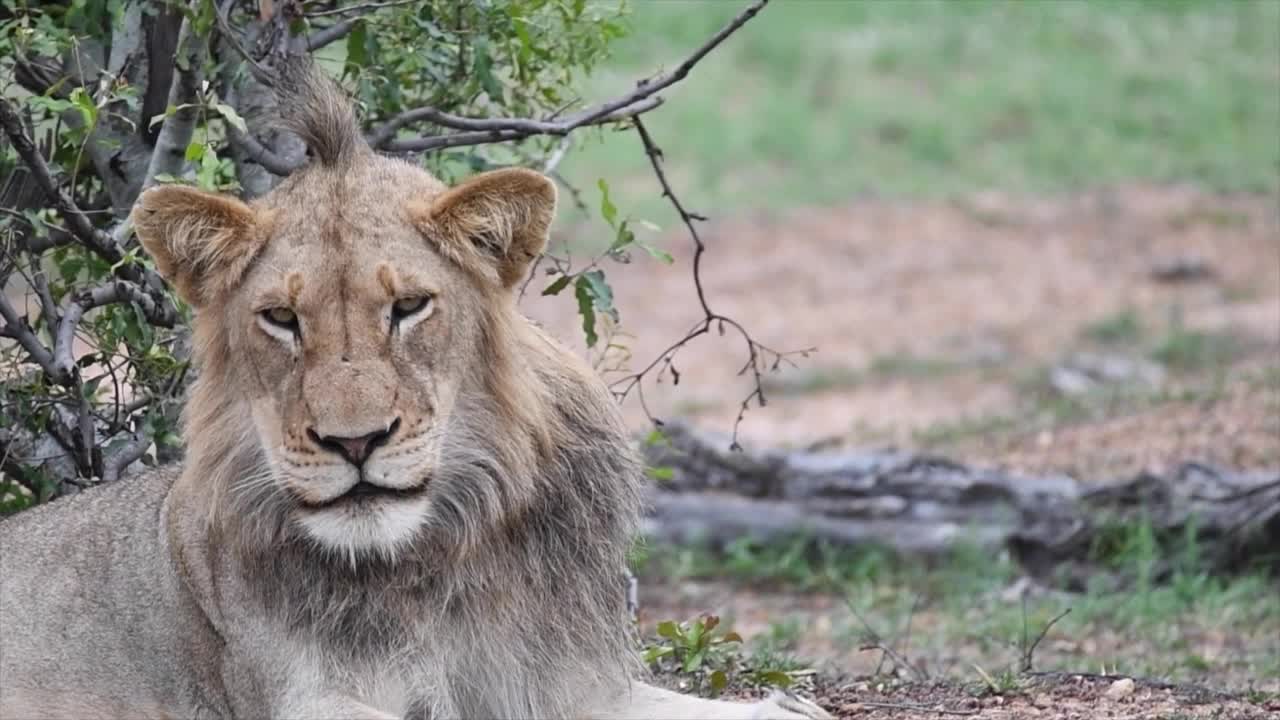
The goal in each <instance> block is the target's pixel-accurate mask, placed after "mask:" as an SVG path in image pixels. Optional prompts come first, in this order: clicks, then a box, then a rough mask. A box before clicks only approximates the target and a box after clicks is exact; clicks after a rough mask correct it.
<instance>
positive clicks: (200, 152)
mask: <svg viewBox="0 0 1280 720" xmlns="http://www.w3.org/2000/svg"><path fill="white" fill-rule="evenodd" d="M185 157H186V158H187V162H200V159H201V158H203V157H204V143H202V142H200V141H198V140H192V141H191V143H190V144H189V145H187V152H186V154H185Z"/></svg>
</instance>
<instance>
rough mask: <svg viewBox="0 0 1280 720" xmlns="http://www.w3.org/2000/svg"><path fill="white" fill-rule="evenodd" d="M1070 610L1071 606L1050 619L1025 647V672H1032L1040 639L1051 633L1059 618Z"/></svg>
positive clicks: (1023, 660) (1023, 657)
mask: <svg viewBox="0 0 1280 720" xmlns="http://www.w3.org/2000/svg"><path fill="white" fill-rule="evenodd" d="M1070 612H1071V608H1067V609H1066V610H1063V611H1062V612H1060V613H1058V614H1057V615H1056V616H1055V617H1054V618H1053V619H1052V620H1050V621H1049V622H1048V623H1047V624H1046V625H1045V626H1044V627H1043V628H1041V629H1040V634H1039V635H1037V636H1036V639H1035V640H1034V641H1033V642H1032V643H1031V645H1030V646H1029V647H1025V648H1024V649H1023V651H1022V672H1024V673H1027V672H1031V666H1032V660H1033V658H1034V657H1035V654H1036V648H1037V647H1038V646H1039V645H1040V641H1041V640H1044V636H1045V635H1048V634H1049V630H1051V629H1052V628H1053V626H1054V625H1056V624H1057V622H1058V621H1059V620H1061V619H1062V618H1064V617H1066V616H1067V615H1068V614H1069V613H1070Z"/></svg>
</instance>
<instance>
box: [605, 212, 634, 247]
mask: <svg viewBox="0 0 1280 720" xmlns="http://www.w3.org/2000/svg"><path fill="white" fill-rule="evenodd" d="M635 241H636V234H635V233H634V232H632V231H631V228H629V227H627V221H626V220H623V221H622V224H621V225H619V226H618V234H617V236H616V237H615V238H614V239H613V244H612V245H610V246H609V252H611V253H616V252H621V251H622V250H625V249H626V248H627V246H628V245H631V244H633V243H635Z"/></svg>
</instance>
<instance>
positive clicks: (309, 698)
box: [0, 70, 824, 720]
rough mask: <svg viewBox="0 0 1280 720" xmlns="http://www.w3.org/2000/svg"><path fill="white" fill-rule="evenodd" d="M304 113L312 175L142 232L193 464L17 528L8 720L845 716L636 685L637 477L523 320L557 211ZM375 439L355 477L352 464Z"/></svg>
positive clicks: (5, 534) (175, 206) (317, 91)
mask: <svg viewBox="0 0 1280 720" xmlns="http://www.w3.org/2000/svg"><path fill="white" fill-rule="evenodd" d="M283 84H284V85H285V87H286V89H287V91H288V92H290V93H292V97H293V99H294V100H295V106H296V107H297V108H302V111H300V112H302V115H298V116H295V117H294V118H292V120H291V122H294V123H296V124H297V126H298V129H299V131H300V132H301V134H302V135H303V136H304V137H306V138H307V139H308V140H309V141H310V142H311V144H312V149H313V153H314V154H315V156H316V162H315V163H314V164H313V165H312V166H310V167H308V168H307V169H305V170H303V171H302V172H299V173H297V174H296V175H294V176H293V177H291V178H289V179H288V180H287V181H285V182H284V183H283V184H282V185H281V186H280V187H279V188H277V189H276V190H275V191H273V192H272V193H270V194H269V195H267V196H266V197H264V198H262V199H260V200H258V201H255V202H254V203H252V204H249V205H246V204H244V203H241V202H239V201H237V200H234V199H230V198H224V197H218V196H214V195H209V194H206V193H201V192H199V191H196V190H192V189H189V188H180V187H172V186H170V187H160V188H156V189H153V190H150V191H148V192H147V193H146V194H144V195H143V196H142V197H141V198H140V199H139V202H138V205H137V207H136V208H135V210H134V214H133V221H134V224H135V227H136V228H137V232H138V236H139V238H140V240H141V241H142V243H143V245H144V246H145V247H146V249H147V250H148V252H150V253H151V254H152V256H153V257H154V258H155V260H156V264H157V267H158V268H159V269H160V271H161V272H162V273H163V274H164V275H165V276H166V277H167V278H168V279H169V280H170V281H171V282H173V283H174V286H175V288H176V289H177V291H178V292H179V293H181V294H182V295H183V297H184V298H186V299H187V300H188V301H189V302H190V303H192V305H193V306H194V307H195V308H196V311H197V312H196V319H195V323H194V328H193V331H194V339H195V350H194V356H195V362H196V363H197V365H198V366H199V370H200V372H199V380H198V381H197V383H196V384H195V386H194V387H193V388H192V391H191V394H190V398H189V400H188V405H187V408H186V417H185V423H186V426H185V438H186V442H187V455H186V461H185V463H184V465H183V467H182V468H181V472H180V474H179V473H176V472H174V471H172V470H160V471H155V472H150V473H147V474H144V475H142V476H140V477H137V478H133V479H129V480H125V481H121V482H119V483H116V484H113V485H110V486H107V487H103V488H100V489H95V490H91V491H86V492H84V493H81V494H80V495H78V496H74V497H71V498H68V499H62V500H57V501H55V502H53V503H50V504H49V505H47V506H44V507H40V508H36V509H34V510H31V511H28V512H25V513H22V514H20V515H18V516H17V517H15V518H13V519H11V520H6V521H4V522H3V523H0V631H2V632H3V633H4V635H3V639H4V642H3V644H0V718H3V719H4V720H9V718H16V717H18V716H19V715H23V714H28V713H32V712H38V714H40V715H41V716H45V715H47V716H50V717H56V716H64V715H68V714H75V712H76V709H77V708H98V709H97V710H95V711H93V712H96V713H97V716H99V717H122V718H123V717H125V716H129V715H133V714H137V715H138V716H141V717H166V716H169V715H172V716H176V717H200V718H210V717H212V718H259V717H272V718H317V719H318V718H365V717H375V718H415V719H418V720H425V719H426V718H431V719H432V720H444V719H446V718H462V717H466V718H471V717H485V718H492V717H501V718H514V717H528V718H585V717H610V718H619V719H620V718H647V717H682V718H695V717H698V718H723V719H726V720H727V719H728V718H766V717H767V718H800V717H823V716H824V715H823V713H822V712H821V711H820V710H817V709H816V708H811V707H808V706H804V705H803V704H799V705H798V704H796V703H795V702H793V701H792V700H791V699H789V698H786V697H783V696H779V697H774V698H770V699H768V700H766V701H762V702H759V703H755V704H734V703H724V702H712V701H707V700H701V699H696V698H688V697H684V696H680V695H677V694H674V693H669V692H666V691H662V690H658V689H656V688H652V687H650V686H648V685H645V684H643V683H641V682H639V681H638V680H637V678H636V671H637V665H638V662H637V658H636V654H635V648H634V647H633V646H632V645H631V640H630V637H629V634H628V632H627V631H626V627H627V626H626V622H627V621H626V617H625V608H624V592H623V586H622V582H621V574H620V571H621V568H622V565H623V563H624V561H625V553H626V550H627V548H628V547H629V545H630V543H631V541H632V537H633V534H634V532H635V528H636V525H637V522H638V519H639V513H640V502H641V497H642V483H643V472H642V466H641V463H640V461H639V459H638V457H637V456H636V453H635V451H634V449H633V448H632V446H631V444H630V442H629V441H628V436H627V432H626V429H625V428H624V426H623V423H622V421H621V419H620V417H619V414H618V412H617V409H616V407H615V406H614V404H613V402H612V399H611V397H610V395H609V393H608V391H607V389H606V388H605V387H604V386H603V385H602V384H601V383H600V382H599V380H598V379H597V378H595V377H594V375H593V374H592V372H591V371H590V369H589V368H588V367H586V366H585V365H584V364H583V363H582V362H581V361H580V360H578V359H577V358H576V357H575V356H574V355H573V354H571V353H570V352H568V351H567V350H565V349H564V348H563V347H561V346H560V345H558V344H557V343H555V342H554V341H553V340H551V339H550V338H549V337H547V336H546V335H544V334H543V333H542V332H541V331H539V330H538V329H537V328H536V327H535V326H533V325H532V324H531V323H529V322H528V321H527V320H525V319H524V318H523V317H522V316H521V315H520V314H519V313H518V312H517V310H516V306H515V299H514V293H513V287H514V286H515V285H516V284H517V282H518V281H519V279H520V277H521V276H522V275H523V274H524V273H525V272H526V271H527V268H528V265H529V263H530V262H531V260H532V259H533V258H534V257H536V256H537V254H538V253H540V252H541V251H542V249H543V246H544V244H545V242H546V234H547V229H548V226H549V224H550V221H551V218H552V217H553V215H554V209H555V189H554V186H553V185H552V184H551V183H550V182H549V181H548V180H547V179H546V178H544V177H542V176H540V175H538V174H536V173H532V172H530V171H526V170H499V171H495V172H492V173H488V174H485V175H481V176H479V177H477V178H474V179H472V180H469V181H467V182H465V183H463V184H461V185H459V186H458V187H455V188H453V189H447V188H445V187H444V186H443V185H442V184H441V183H439V182H438V181H437V180H435V179H434V178H432V177H430V176H429V175H427V174H426V173H424V172H422V171H421V170H420V169H418V168H415V167H413V166H410V165H408V164H406V163H403V162H400V161H396V160H391V159H386V158H382V157H378V156H376V155H374V154H373V153H372V152H371V151H369V149H368V148H367V146H365V145H363V142H362V141H361V140H360V139H359V138H358V137H354V136H351V135H352V133H354V132H355V129H354V128H355V127H356V126H355V123H354V120H353V119H352V115H351V112H350V109H349V108H347V107H345V106H341V107H339V106H337V105H336V104H335V103H337V102H338V100H337V98H338V97H339V96H338V94H337V91H336V90H335V89H334V88H333V87H331V86H330V85H329V84H327V83H325V82H323V81H322V80H320V79H318V78H316V77H314V76H308V75H306V74H301V75H300V74H298V73H297V72H296V70H295V71H290V72H289V73H286V79H285V82H284V83H283ZM335 133H337V134H339V135H342V136H341V137H336V136H335V135H334V134H335ZM423 297H430V302H429V303H420V304H418V305H417V306H418V307H421V308H422V311H421V312H420V313H418V314H417V315H412V316H405V317H404V318H402V319H400V320H399V322H398V323H396V322H394V318H395V316H394V314H393V307H394V305H393V303H394V302H395V301H396V300H397V299H400V300H405V301H406V302H407V304H408V305H410V306H412V305H414V303H413V302H409V301H412V300H414V299H415V298H423ZM271 308H285V309H287V310H288V311H290V313H292V315H293V316H296V318H297V323H298V329H297V330H293V329H291V328H289V327H283V326H280V325H279V324H273V323H272V322H269V321H267V320H265V319H264V317H263V315H262V313H263V311H266V310H269V309H271ZM289 316H290V315H289V314H288V313H286V314H283V315H281V317H289ZM375 436H376V437H379V438H380V439H379V444H378V445H376V448H375V449H373V450H372V452H371V453H370V454H368V456H367V459H364V460H363V462H362V464H361V465H360V467H359V468H357V466H356V464H354V461H352V462H349V461H348V459H344V455H343V454H342V453H344V452H348V451H347V450H342V451H341V452H340V451H339V450H338V449H337V448H338V447H339V446H341V447H342V448H349V447H360V446H359V445H358V444H354V445H353V444H350V443H353V442H355V440H354V439H358V438H364V437H375ZM334 438H337V439H339V440H342V441H343V442H346V443H348V444H342V443H338V442H337V441H335V440H334ZM361 442H363V441H361ZM369 447H375V446H373V445H370V446H369ZM357 483H364V484H363V485H361V487H365V488H370V492H377V493H380V494H378V495H376V496H375V497H373V498H371V499H366V500H356V499H352V496H351V495H350V494H349V493H351V492H353V491H352V488H354V487H355V486H356V485H357Z"/></svg>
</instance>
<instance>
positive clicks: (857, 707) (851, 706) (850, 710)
mask: <svg viewBox="0 0 1280 720" xmlns="http://www.w3.org/2000/svg"><path fill="white" fill-rule="evenodd" d="M861 711H862V705H861V704H859V703H845V704H844V705H841V706H840V716H841V717H848V716H850V715H853V714H855V713H858V712H861Z"/></svg>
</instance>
